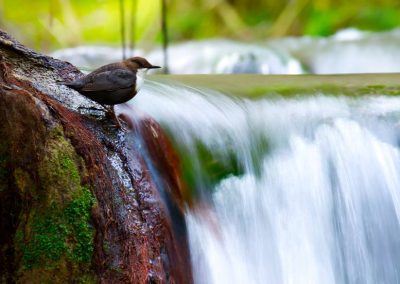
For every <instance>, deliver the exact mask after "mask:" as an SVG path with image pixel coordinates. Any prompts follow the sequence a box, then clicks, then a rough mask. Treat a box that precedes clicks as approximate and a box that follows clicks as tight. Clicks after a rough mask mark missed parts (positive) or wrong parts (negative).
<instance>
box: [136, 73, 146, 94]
mask: <svg viewBox="0 0 400 284" xmlns="http://www.w3.org/2000/svg"><path fill="white" fill-rule="evenodd" d="M147 70H148V69H139V70H138V71H137V73H136V92H139V90H140V89H141V87H142V86H143V84H144V80H145V77H146V73H147Z"/></svg>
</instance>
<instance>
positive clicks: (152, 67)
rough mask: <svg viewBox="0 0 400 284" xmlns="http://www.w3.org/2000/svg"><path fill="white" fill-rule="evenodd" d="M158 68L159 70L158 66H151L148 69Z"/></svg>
mask: <svg viewBox="0 0 400 284" xmlns="http://www.w3.org/2000/svg"><path fill="white" fill-rule="evenodd" d="M158 68H161V67H160V66H154V65H153V66H151V67H149V69H158Z"/></svg>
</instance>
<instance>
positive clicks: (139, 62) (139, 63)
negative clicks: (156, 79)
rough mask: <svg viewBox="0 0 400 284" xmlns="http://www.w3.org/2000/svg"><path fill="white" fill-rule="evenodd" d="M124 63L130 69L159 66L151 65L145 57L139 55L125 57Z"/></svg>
mask: <svg viewBox="0 0 400 284" xmlns="http://www.w3.org/2000/svg"><path fill="white" fill-rule="evenodd" d="M125 64H126V66H128V68H129V69H131V70H138V69H156V68H161V67H160V66H155V65H151V64H150V62H148V61H147V60H146V59H145V58H143V57H139V56H136V57H131V58H128V59H126V60H125Z"/></svg>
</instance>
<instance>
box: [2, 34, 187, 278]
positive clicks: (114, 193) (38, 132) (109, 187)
mask: <svg viewBox="0 0 400 284" xmlns="http://www.w3.org/2000/svg"><path fill="white" fill-rule="evenodd" d="M80 75H81V74H80V72H79V71H78V70H77V69H76V68H75V67H73V66H72V65H70V64H69V63H66V62H61V61H58V60H55V59H52V58H50V57H46V56H43V55H40V54H37V53H35V52H33V51H31V50H29V49H26V48H25V47H23V46H22V45H20V44H19V43H17V42H16V41H15V40H13V39H12V38H10V37H9V36H8V35H7V34H5V33H4V32H0V121H1V122H2V124H1V125H0V137H1V142H0V214H1V216H0V230H1V232H2V234H0V282H2V283H3V282H6V283H7V282H9V283H12V282H15V281H17V282H21V283H42V282H51V283H67V282H69V283H75V282H80V281H81V282H82V281H86V282H101V283H191V282H192V277H191V268H190V258H189V251H188V247H187V238H186V227H185V222H184V218H183V208H184V202H183V200H184V197H186V193H185V192H186V191H185V189H184V187H183V186H182V183H181V182H180V174H179V171H178V163H179V161H178V159H177V157H176V155H175V153H174V150H173V148H172V146H171V144H170V142H169V141H168V139H167V138H166V136H165V135H164V134H163V132H162V130H161V128H160V127H159V126H158V124H157V123H156V122H154V121H153V120H152V119H150V118H145V119H143V120H142V121H140V122H137V123H136V124H135V125H134V126H135V127H134V130H132V131H128V132H126V133H124V132H120V131H117V130H115V129H113V128H110V127H109V125H108V124H109V122H108V121H107V119H106V118H105V117H104V116H103V115H102V113H101V112H99V111H97V112H96V111H86V114H85V115H83V114H81V113H80V112H79V111H78V107H80V106H85V107H86V108H91V107H92V108H93V107H98V106H97V105H96V104H95V103H93V102H91V101H89V100H87V99H85V98H83V97H81V96H79V95H78V94H77V93H76V92H73V91H71V90H69V89H68V88H66V87H65V86H61V85H58V84H57V81H60V80H71V79H74V78H76V77H77V76H80ZM140 143H142V144H141V146H142V147H141V148H139V145H140ZM143 149H145V150H143Z"/></svg>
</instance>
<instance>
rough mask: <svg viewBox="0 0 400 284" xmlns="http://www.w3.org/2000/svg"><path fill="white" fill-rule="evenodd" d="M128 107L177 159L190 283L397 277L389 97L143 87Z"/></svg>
mask: <svg viewBox="0 0 400 284" xmlns="http://www.w3.org/2000/svg"><path fill="white" fill-rule="evenodd" d="M133 105H134V107H135V108H136V110H137V111H139V110H140V111H143V112H146V113H148V114H150V115H151V116H153V117H154V118H156V119H157V120H158V121H159V122H160V123H161V124H162V125H163V127H164V128H165V129H166V130H167V131H168V132H169V133H170V134H171V137H172V139H173V140H174V143H175V145H176V146H177V148H178V149H179V151H180V152H181V156H182V157H183V160H189V162H185V163H184V165H186V166H187V167H189V169H187V168H186V169H184V170H185V171H187V173H186V174H187V176H189V177H190V179H189V181H188V182H189V183H190V185H191V186H192V187H193V188H194V189H195V190H196V193H195V194H196V196H197V199H198V200H199V202H198V205H197V206H194V208H191V209H188V210H187V214H186V222H187V226H188V231H189V238H190V240H189V241H190V249H191V257H192V265H193V271H194V279H195V283H207V284H208V283H230V284H231V283H238V284H239V283H240V284H241V283H278V284H279V283H317V284H319V283H371V284H372V283H400V267H399V265H398V263H399V261H400V237H399V236H400V225H399V218H400V194H399V193H400V153H399V147H398V145H399V138H400V137H399V125H398V121H399V118H400V111H399V110H400V98H396V97H388V96H384V95H380V96H365V97H337V96H329V94H315V95H312V96H308V97H306V96H303V97H295V98H290V99H285V98H282V97H278V96H277V97H269V98H267V97H265V98H261V99H257V100H250V99H244V98H237V97H231V96H227V95H222V94H219V93H215V92H212V91H209V90H208V91H207V90H199V89H195V88H192V87H184V86H173V85H167V84H161V83H157V82H147V84H145V87H144V89H143V90H142V93H141V94H140V96H138V97H137V98H135V100H134V102H133ZM210 165H211V166H210ZM215 165H218V166H219V167H215ZM221 169H222V170H221ZM215 171H219V173H220V174H218V175H216V177H212V175H213V173H214V172H215Z"/></svg>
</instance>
